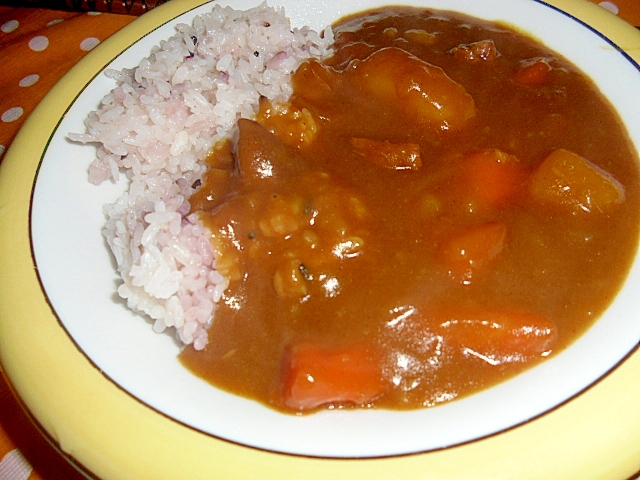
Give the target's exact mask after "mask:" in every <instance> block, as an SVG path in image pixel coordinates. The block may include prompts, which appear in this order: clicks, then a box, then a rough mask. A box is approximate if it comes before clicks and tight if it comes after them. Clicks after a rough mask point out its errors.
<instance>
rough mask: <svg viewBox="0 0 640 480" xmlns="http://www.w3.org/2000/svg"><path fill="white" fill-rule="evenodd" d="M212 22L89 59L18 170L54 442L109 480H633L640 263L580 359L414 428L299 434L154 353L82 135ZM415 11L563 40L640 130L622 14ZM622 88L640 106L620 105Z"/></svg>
mask: <svg viewBox="0 0 640 480" xmlns="http://www.w3.org/2000/svg"><path fill="white" fill-rule="evenodd" d="M200 3H201V2H199V1H197V0H196V1H191V0H181V1H180V2H178V1H175V2H171V3H169V4H166V5H164V6H162V7H160V8H157V9H155V10H153V11H151V12H150V13H148V14H145V15H144V16H143V17H141V18H140V19H138V20H136V21H135V22H133V23H132V24H131V25H129V26H128V27H126V28H125V29H123V30H122V31H121V32H119V33H118V34H116V35H114V36H113V37H112V38H110V39H109V40H108V41H106V42H104V43H103V44H102V45H100V46H99V47H98V48H96V49H95V50H94V51H93V52H91V53H90V54H89V55H87V57H86V58H85V59H84V60H83V61H82V62H80V63H79V64H78V65H77V66H76V67H75V68H74V69H73V70H72V71H71V72H70V73H69V74H68V75H67V76H65V78H64V79H63V80H62V81H61V82H60V83H59V84H58V85H57V86H56V87H55V88H54V89H53V90H52V92H51V93H50V94H49V95H48V96H47V97H46V98H45V100H44V101H43V102H42V105H41V106H40V107H39V108H38V109H37V110H36V111H35V112H34V114H33V115H32V116H31V117H30V119H29V120H28V122H27V123H26V124H25V126H24V128H23V129H22V131H21V132H20V134H19V135H18V137H17V138H16V139H15V141H14V143H13V145H12V147H11V149H10V151H9V152H8V153H7V155H6V157H5V160H4V162H3V165H2V169H1V170H0V205H1V208H0V251H2V252H3V254H2V256H3V262H2V265H0V286H1V287H2V290H1V292H2V293H0V360H1V361H2V365H3V369H4V371H5V373H6V374H7V376H8V377H9V379H10V381H11V383H12V385H13V386H14V387H15V390H16V392H17V394H18V395H19V397H20V398H21V399H22V401H23V403H24V404H25V406H26V408H27V409H28V411H29V412H30V413H31V415H32V416H33V418H34V419H35V420H36V421H37V422H38V423H39V425H40V426H41V427H42V430H43V432H44V433H45V434H46V435H47V436H48V437H49V438H50V439H51V440H52V441H53V442H54V443H55V444H56V445H58V446H59V448H60V450H61V451H62V452H64V454H65V455H67V456H69V458H71V459H73V461H75V462H77V463H79V464H80V465H82V467H83V468H84V469H86V470H87V471H88V472H91V473H92V474H94V475H97V476H99V477H102V478H136V479H140V478H200V477H201V478H212V477H215V478H278V479H281V478H302V477H303V478H326V477H329V476H331V477H332V478H360V477H364V476H367V477H370V478H392V477H393V478H404V477H407V478H410V477H412V478H413V477H418V478H422V477H424V478H438V479H447V478H492V479H494V478H503V477H504V478H513V477H518V478H529V477H530V478H625V477H628V476H630V475H631V474H632V473H634V472H636V471H638V470H639V469H640V418H638V417H640V416H638V415H637V408H636V405H637V404H638V402H639V401H640V385H639V384H640V382H638V381H637V378H638V377H639V375H640V358H639V357H640V354H638V353H637V352H636V349H637V346H638V341H639V339H640V322H638V321H637V317H638V312H639V311H640V299H636V294H635V292H634V288H633V286H634V285H638V284H640V262H638V261H636V263H635V264H634V267H633V268H632V270H631V272H630V274H629V279H628V281H627V283H626V286H625V287H624V288H623V290H622V291H621V292H620V294H619V295H618V297H617V298H616V300H615V302H614V303H613V304H612V306H611V308H610V309H609V310H608V311H607V312H606V314H605V315H604V316H603V317H602V319H601V320H600V321H598V322H597V323H596V324H595V325H594V327H593V328H591V329H590V330H589V331H588V332H587V333H586V334H585V335H584V336H583V337H581V338H580V339H579V340H578V341H577V342H576V343H575V344H574V345H572V346H571V348H569V349H567V350H566V351H564V352H563V353H562V354H560V355H557V356H555V357H553V358H552V359H551V360H549V361H547V362H545V363H543V364H542V365H540V366H539V367H536V368H534V369H531V370H529V371H527V372H525V373H524V374H522V375H519V376H518V377H516V378H514V379H512V380H510V381H508V382H505V383H503V384H500V385H498V386H497V387H494V388H492V389H489V390H487V391H484V392H481V393H479V394H476V395H473V396H471V397H468V398H466V399H463V400H459V401H456V402H452V403H449V404H446V405H443V406H440V407H437V408H432V409H426V410H422V411H418V412H411V413H406V412H385V411H326V412H321V413H319V414H316V415H311V416H305V417H296V416H287V415H282V414H279V413H277V412H274V411H271V410H269V409H266V408H265V407H263V406H261V405H259V404H256V403H254V402H251V401H248V400H244V399H239V398H237V397H235V396H233V395H229V394H226V393H224V392H220V391H218V390H217V389H214V388H212V387H211V386H210V385H208V384H206V383H205V382H202V381H201V380H199V379H197V378H196V377H194V376H192V375H191V374H190V373H189V372H187V371H186V370H185V369H184V368H183V367H182V366H181V365H180V364H179V362H178V361H177V359H176V355H177V353H178V351H179V350H178V347H177V345H176V344H175V343H174V342H173V341H172V339H171V338H170V337H169V336H166V335H155V334H153V333H152V331H151V327H150V324H149V323H148V322H146V321H145V320H144V319H142V318H141V317H139V316H137V315H135V314H133V313H131V312H129V311H128V310H127V309H126V307H125V306H124V304H123V303H122V302H120V301H118V300H116V299H115V297H114V293H115V287H116V284H117V276H116V273H115V269H114V267H113V264H112V261H111V258H110V256H109V252H108V250H107V247H106V245H105V243H104V240H103V239H102V236H101V234H100V230H101V227H102V224H103V223H104V217H103V216H102V213H101V206H102V205H103V204H104V203H107V202H110V201H113V200H114V199H115V198H117V196H118V195H119V194H120V192H121V191H122V189H123V188H124V185H123V184H122V183H120V184H109V185H102V186H100V187H95V186H93V185H91V184H89V183H88V181H87V166H88V164H89V163H90V162H91V160H92V159H93V151H92V148H91V147H86V146H79V145H74V144H71V143H70V142H68V141H67V140H66V135H67V133H68V132H70V131H75V132H82V131H83V125H82V121H83V119H84V117H85V116H86V114H87V113H88V112H89V111H90V110H92V109H95V108H96V107H97V105H98V102H99V100H100V99H101V98H102V96H103V95H104V94H105V93H106V92H108V91H109V90H110V89H111V88H113V86H114V84H113V83H111V81H110V80H109V79H108V78H106V77H105V76H104V75H102V72H103V70H104V68H105V67H108V68H123V67H133V66H135V65H137V63H138V62H139V61H140V59H141V58H142V57H144V56H146V55H148V53H149V51H150V49H151V47H152V46H153V45H155V44H157V43H158V42H159V41H160V40H161V39H163V38H167V37H169V36H170V35H172V34H173V32H174V25H175V24H176V23H178V22H182V23H187V22H189V21H190V20H191V19H192V18H193V17H194V16H195V15H197V14H201V13H205V12H207V11H210V10H211V8H212V5H211V4H208V5H202V6H200ZM229 3H230V4H231V5H232V6H234V8H248V7H251V6H254V5H255V4H256V3H257V2H255V1H252V0H242V1H231V2H229ZM385 3H386V2H381V1H377V0H360V1H357V2H351V3H349V4H348V8H347V7H346V6H345V5H344V4H341V3H340V2H337V1H332V0H325V1H320V2H311V1H308V2H295V1H293V0H291V1H280V2H278V4H280V5H284V6H285V8H286V11H287V13H288V15H289V16H290V17H291V18H292V22H293V24H294V25H296V26H302V25H310V26H311V27H313V28H315V29H322V28H323V27H324V26H325V25H326V24H328V23H330V22H332V21H334V20H336V19H338V18H339V17H341V16H342V15H344V14H347V13H351V12H354V11H358V10H362V9H365V8H368V7H371V6H378V5H384V4H385ZM406 3H407V4H413V5H424V6H429V7H432V8H440V9H454V10H455V9H459V10H464V11H466V12H467V13H470V14H473V15H476V16H479V17H483V18H487V19H492V20H493V19H500V20H506V21H508V23H510V24H513V25H515V26H517V27H519V28H520V29H521V30H525V31H527V32H528V33H530V34H532V35H533V36H535V37H537V38H544V40H545V42H546V43H547V44H548V45H549V46H550V47H551V48H553V49H555V50H556V51H558V52H560V53H562V54H563V55H565V56H566V57H568V58H569V59H571V60H572V61H574V63H577V64H578V65H579V66H581V67H582V68H583V69H584V70H585V71H587V73H588V74H589V75H591V76H592V77H593V78H594V80H595V81H596V82H597V83H598V84H599V85H601V88H602V90H603V92H604V93H605V95H607V96H608V97H609V99H610V101H611V102H612V103H613V104H614V105H615V106H616V108H617V109H618V110H619V111H620V113H621V116H622V117H623V118H624V119H625V122H626V123H627V124H628V125H640V98H633V96H630V95H629V89H631V88H640V73H639V72H638V66H637V64H636V63H635V62H636V61H638V59H639V58H640V53H638V51H639V49H640V34H638V32H636V31H635V30H634V29H633V28H632V27H631V26H629V25H626V24H625V23H624V22H622V21H620V20H619V19H617V18H615V17H614V16H613V15H610V14H609V13H608V12H606V11H604V10H603V9H601V8H599V7H597V6H595V5H593V4H590V3H586V2H581V1H578V0H575V1H570V0H567V1H554V2H551V3H543V2H538V1H534V0H495V1H491V2H490V1H486V2H477V1H470V0H466V1H465V0H422V1H414V2H406ZM532 18H533V19H535V20H536V21H535V22H532V21H531V19H532ZM550 32H551V33H550ZM568 39H570V41H567V40H568ZM612 71H615V72H616V76H615V79H617V80H616V81H611V79H612V78H613V77H612V75H611V72H612ZM619 79H624V82H625V83H626V84H628V85H630V86H629V87H627V86H625V87H623V88H620V83H619ZM636 85H637V87H634V86H636ZM630 135H631V137H632V140H633V141H634V142H635V143H636V146H638V145H640V130H638V129H637V128H636V130H635V131H634V130H633V129H632V130H630ZM70 246H71V248H70ZM576 366H579V367H578V368H576ZM612 392H613V394H612Z"/></svg>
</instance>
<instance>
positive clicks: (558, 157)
mask: <svg viewBox="0 0 640 480" xmlns="http://www.w3.org/2000/svg"><path fill="white" fill-rule="evenodd" d="M529 191H530V192H531V195H532V196H533V197H534V198H535V199H536V200H538V201H540V202H542V203H546V204H552V205H557V206H560V207H563V208H566V209H569V210H572V211H574V212H576V213H577V212H586V213H590V212H594V211H595V212H602V211H604V210H606V209H607V208H608V207H610V206H612V205H615V204H617V203H622V202H623V201H624V199H625V193H624V187H623V186H622V184H620V182H618V181H617V180H616V179H615V178H614V177H613V176H612V175H610V174H609V173H608V172H605V171H604V170H602V169H601V168H600V167H598V166H596V165H594V164H593V163H591V162H590V161H588V160H587V159H585V158H583V157H581V156H580V155H577V154H575V153H573V152H570V151H568V150H563V149H559V150H555V151H554V152H552V153H551V154H550V155H549V156H548V157H547V158H546V159H545V160H544V161H543V162H542V164H541V165H540V166H539V167H538V169H537V170H536V171H535V172H534V174H533V176H532V178H531V181H530V184H529Z"/></svg>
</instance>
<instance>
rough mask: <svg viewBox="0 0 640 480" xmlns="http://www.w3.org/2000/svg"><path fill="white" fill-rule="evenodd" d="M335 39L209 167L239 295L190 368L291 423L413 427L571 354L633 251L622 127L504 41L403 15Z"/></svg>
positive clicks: (393, 12) (202, 202)
mask: <svg viewBox="0 0 640 480" xmlns="http://www.w3.org/2000/svg"><path fill="white" fill-rule="evenodd" d="M334 33H335V38H336V41H335V45H334V49H335V53H334V55H333V56H332V57H330V58H329V59H327V60H326V61H324V62H320V61H317V60H309V61H307V62H306V63H304V64H303V65H302V66H301V67H300V68H299V69H298V71H297V72H296V73H295V74H294V75H293V77H292V83H293V87H294V93H293V96H292V97H291V99H290V101H289V102H288V103H287V104H285V105H278V104H271V103H270V102H269V101H267V100H266V99H263V101H262V102H261V105H260V111H259V113H258V115H257V118H256V119H255V120H249V119H243V120H240V121H239V124H238V136H237V138H236V139H234V141H230V142H226V143H224V144H220V145H218V146H217V147H216V149H215V150H214V152H212V154H211V156H210V158H209V160H208V164H209V167H210V168H209V171H208V172H207V174H206V175H205V178H204V181H203V184H202V186H201V187H200V189H199V190H198V192H196V194H195V195H194V196H193V197H192V198H191V199H190V202H191V208H192V212H200V218H201V219H202V220H203V221H204V223H205V225H206V226H207V227H208V228H209V229H210V230H211V232H212V240H211V241H212V244H213V246H214V250H215V252H216V262H217V263H216V265H217V269H218V270H219V271H220V272H221V273H222V274H223V275H225V276H227V277H228V278H229V280H230V283H229V287H228V289H227V291H226V292H225V294H224V296H223V298H222V300H221V302H220V304H219V306H218V309H217V311H216V313H215V318H214V321H213V324H212V325H211V327H210V329H209V332H208V334H209V344H208V345H207V347H206V349H205V350H204V351H195V350H194V349H193V348H192V347H187V348H186V349H185V350H184V351H183V352H182V354H181V361H182V362H183V363H184V364H185V365H186V366H187V367H188V368H189V369H191V370H192V371H193V372H194V373H196V374H197V375H199V376H201V377H203V378H205V379H206V380H208V381H210V382H211V383H213V384H214V385H216V386H218V387H220V388H223V389H225V390H228V391H231V392H234V393H237V394H240V395H243V396H246V397H249V398H252V399H255V400H258V401H260V402H263V403H265V404H267V405H269V406H271V407H273V408H276V409H280V410H284V411H294V412H304V411H312V410H314V409H317V408H319V407H324V406H329V407H351V406H356V407H358V406H365V407H371V406H375V407H381V408H392V409H410V408H419V407H425V406H433V405H437V404H438V403H441V402H445V401H450V400H452V399H455V398H458V397H461V396H464V395H469V394H470V393H473V392H476V391H478V390H479V389H483V388H486V387H488V386H491V385H493V384H496V383H497V382H500V381H502V380H504V379H507V378H509V377H511V376H513V375H515V374H517V373H518V372H521V371H522V370H523V369H526V368H529V367H531V366H532V365H535V364H536V363H538V362H540V361H541V360H543V359H544V358H546V357H548V356H549V355H553V354H554V353H555V352H558V351H560V350H562V349H563V348H565V347H566V346H568V345H569V344H570V343H571V342H572V341H574V340H575V339H576V338H577V337H578V336H579V335H580V334H581V333H583V332H584V331H585V330H586V329H587V328H589V326H590V325H592V324H593V322H594V321H595V320H596V319H597V318H598V316H599V315H600V314H601V313H602V312H603V311H604V310H605V309H606V307H607V306H608V305H609V304H610V302H611V301H612V299H613V298H614V297H615V295H616V292H617V291H618V289H619V288H620V286H621V284H622V282H623V281H624V279H625V276H626V274H627V271H628V269H629V267H630V264H631V261H632V259H633V256H634V254H635V251H636V248H637V244H638V225H639V224H640V222H639V218H638V217H639V212H640V208H639V197H638V185H639V184H640V182H639V175H638V162H637V156H636V153H635V150H634V148H633V146H632V144H631V143H630V141H629V139H628V137H627V135H626V132H625V130H624V128H623V126H622V124H621V122H620V120H619V118H618V117H617V115H616V113H615V112H614V111H613V109H612V107H611V106H610V105H609V104H608V103H607V101H606V100H605V99H604V98H603V97H602V95H601V94H600V93H599V92H598V90H597V88H596V87H595V86H594V85H593V83H592V82H591V81H590V80H589V79H588V78H587V77H586V76H585V75H584V74H582V73H581V72H580V71H578V70H577V69H576V68H575V67H574V66H573V65H571V64H570V63H569V62H567V61H566V60H565V59H563V58H562V57H560V56H559V55H557V54H555V53H553V52H551V51H549V50H548V49H546V48H545V47H543V46H542V45H540V44H539V43H536V42H535V41H533V40H532V39H530V38H527V37H525V36H523V35H521V34H519V33H517V32H514V31H512V30H510V29H509V28H507V27H505V26H502V25H497V24H493V23H489V22H484V21H479V20H476V19H471V18H469V17H466V16H463V15H460V14H455V13H450V12H439V11H429V10H423V9H411V8H404V7H393V8H391V7H390V8H384V9H380V10H375V11H370V12H365V13H363V14H361V15H357V16H354V17H350V18H347V19H345V20H343V21H341V22H339V23H338V24H337V25H336V26H335V27H334Z"/></svg>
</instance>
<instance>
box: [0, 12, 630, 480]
mask: <svg viewBox="0 0 640 480" xmlns="http://www.w3.org/2000/svg"><path fill="white" fill-rule="evenodd" d="M590 1H592V2H593V3H597V4H599V5H600V6H602V7H603V8H606V9H607V10H609V11H611V12H613V13H615V14H616V15H618V16H620V17H621V18H622V19H624V20H626V21H627V22H629V23H631V24H632V25H637V26H640V1H638V0H611V1H600V0H590ZM135 18H136V17H135V16H133V15H122V14H112V13H76V12H61V11H54V10H46V9H37V8H9V7H2V6H0V92H2V96H1V97H0V162H1V161H2V158H3V156H4V153H5V152H6V150H7V148H8V147H9V145H10V144H11V141H12V140H13V138H14V136H15V135H16V133H17V132H18V130H19V129H20V127H21V126H22V124H23V123H24V121H25V119H26V118H27V117H28V116H29V114H30V113H31V111H32V110H33V109H34V108H35V106H36V105H37V104H38V102H39V101H40V100H41V99H42V98H43V97H44V95H45V94H46V93H47V92H48V91H49V89H50V88H51V87H52V86H53V85H54V84H55V83H56V82H57V81H58V80H59V79H60V78H61V77H62V76H63V75H64V74H65V73H66V72H67V71H68V70H69V69H70V68H71V67H72V66H73V65H74V64H76V63H77V62H78V61H79V60H80V59H81V58H82V57H83V56H84V55H86V53H87V52H89V51H90V50H91V49H93V48H94V47H95V46H96V45H98V44H99V43H100V42H101V41H103V40H105V39H106V38H107V37H108V36H110V35H112V34H113V33H115V32H117V31H118V30H119V29H121V28H122V27H124V26H125V25H127V24H128V23H130V22H131V21H132V20H134V19H135ZM0 459H1V460H0V480H26V479H30V480H35V479H45V480H48V479H65V480H67V479H68V480H74V479H80V478H84V477H83V476H82V475H80V473H78V472H77V471H76V470H75V469H74V468H73V467H72V466H71V465H70V464H68V463H67V461H66V460H65V459H63V458H62V457H61V456H60V455H59V454H58V453H57V451H56V450H55V449H54V448H53V447H52V446H51V445H49V444H48V443H47V441H46V440H45V439H44V438H43V437H42V436H41V435H40V433H39V432H38V430H37V429H36V427H35V426H34V425H33V424H32V423H31V421H30V420H29V418H28V417H27V415H26V414H25V413H24V412H23V410H22V409H21V407H20V405H19V404H18V403H17V402H16V400H15V398H14V397H13V395H12V393H11V390H10V387H9V385H8V384H7V382H6V380H5V379H4V377H3V376H2V375H0Z"/></svg>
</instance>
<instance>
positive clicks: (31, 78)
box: [18, 73, 40, 87]
mask: <svg viewBox="0 0 640 480" xmlns="http://www.w3.org/2000/svg"><path fill="white" fill-rule="evenodd" d="M38 80H40V75H36V74H35V73H34V74H31V75H27V76H26V77H24V78H23V79H22V80H20V81H19V82H18V85H20V86H21V87H30V86H31V85H33V84H34V83H36V82H37V81H38Z"/></svg>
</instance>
